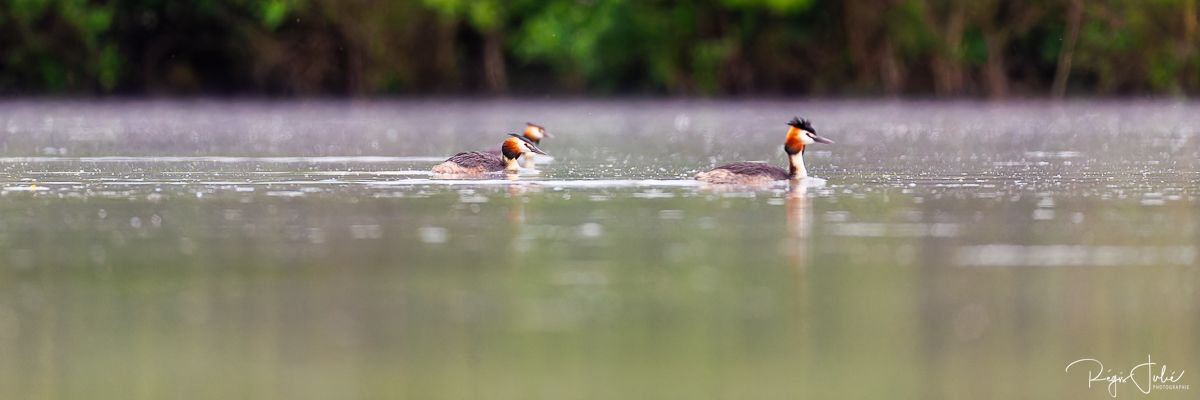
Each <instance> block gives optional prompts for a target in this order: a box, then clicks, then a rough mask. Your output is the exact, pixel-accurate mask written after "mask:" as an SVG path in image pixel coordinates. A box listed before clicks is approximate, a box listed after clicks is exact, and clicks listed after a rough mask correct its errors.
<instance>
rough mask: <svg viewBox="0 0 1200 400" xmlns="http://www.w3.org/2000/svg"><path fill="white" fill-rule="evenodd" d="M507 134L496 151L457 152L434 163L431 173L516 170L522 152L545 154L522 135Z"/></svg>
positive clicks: (460, 173) (459, 173) (476, 172)
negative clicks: (441, 161) (440, 161)
mask: <svg viewBox="0 0 1200 400" xmlns="http://www.w3.org/2000/svg"><path fill="white" fill-rule="evenodd" d="M508 136H509V137H508V138H507V139H504V142H503V143H500V151H499V152H498V153H493V152H484V151H468V152H463V153H458V154H455V155H453V156H451V157H450V158H449V159H446V161H445V162H443V163H441V164H438V165H435V166H434V167H433V173H435V174H455V175H473V174H483V173H488V172H498V171H507V172H517V170H518V167H517V157H520V156H521V155H522V154H525V155H526V157H528V155H529V154H530V153H537V154H546V153H545V152H543V151H542V149H539V148H538V147H537V144H535V143H533V141H531V140H529V139H527V138H525V137H524V136H521V135H518V134H515V133H513V134H509V135H508Z"/></svg>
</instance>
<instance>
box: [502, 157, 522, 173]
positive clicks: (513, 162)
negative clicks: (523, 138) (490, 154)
mask: <svg viewBox="0 0 1200 400" xmlns="http://www.w3.org/2000/svg"><path fill="white" fill-rule="evenodd" d="M502 157H504V170H505V171H508V172H517V171H519V170H520V167H519V166H518V165H517V159H515V158H508V156H502Z"/></svg>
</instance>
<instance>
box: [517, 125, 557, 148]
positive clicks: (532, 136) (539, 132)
mask: <svg viewBox="0 0 1200 400" xmlns="http://www.w3.org/2000/svg"><path fill="white" fill-rule="evenodd" d="M521 134H522V135H524V136H525V138H526V139H529V140H530V141H532V142H533V144H542V138H546V137H550V133H549V132H546V128H543V127H542V126H541V125H538V124H535V123H532V122H526V123H525V132H522V133H521Z"/></svg>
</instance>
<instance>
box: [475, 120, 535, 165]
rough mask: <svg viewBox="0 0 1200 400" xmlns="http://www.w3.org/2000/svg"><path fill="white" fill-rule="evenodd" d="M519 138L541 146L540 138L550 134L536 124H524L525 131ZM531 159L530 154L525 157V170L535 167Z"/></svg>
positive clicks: (490, 151)
mask: <svg viewBox="0 0 1200 400" xmlns="http://www.w3.org/2000/svg"><path fill="white" fill-rule="evenodd" d="M521 136H524V137H525V138H526V139H529V141H530V142H533V144H535V145H539V144H542V138H547V137H550V133H549V132H546V128H543V127H541V126H540V125H538V124H535V123H532V122H526V123H525V131H523V132H521ZM487 152H488V153H492V154H500V151H499V150H488V151H487ZM533 158H534V157H533V155H531V154H526V155H525V168H529V169H533V168H534V167H536V164H535V163H534V162H533Z"/></svg>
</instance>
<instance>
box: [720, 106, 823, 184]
mask: <svg viewBox="0 0 1200 400" xmlns="http://www.w3.org/2000/svg"><path fill="white" fill-rule="evenodd" d="M813 143H825V144H833V141H832V140H829V139H826V138H823V137H820V136H817V130H816V129H813V126H812V123H811V122H808V121H807V120H803V119H800V118H792V120H791V121H789V122H788V131H787V139H785V140H784V142H783V151H785V152H787V155H788V169H786V170H785V169H783V168H779V167H776V166H774V165H770V164H767V163H761V162H736V163H733V164H725V165H722V166H720V167H716V168H713V169H711V170H708V171H704V172H701V173H699V174H696V180H699V181H702V182H708V183H729V184H739V185H761V184H766V183H770V182H773V181H779V180H784V179H799V178H805V177H808V170H807V169H805V168H804V146H807V145H810V144H813Z"/></svg>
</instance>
